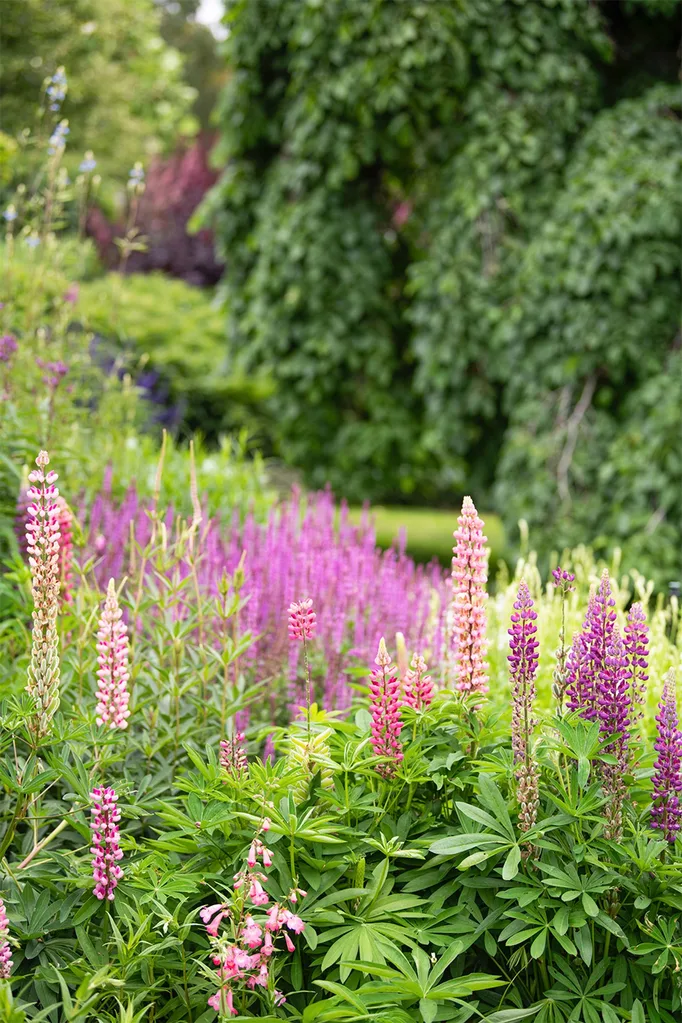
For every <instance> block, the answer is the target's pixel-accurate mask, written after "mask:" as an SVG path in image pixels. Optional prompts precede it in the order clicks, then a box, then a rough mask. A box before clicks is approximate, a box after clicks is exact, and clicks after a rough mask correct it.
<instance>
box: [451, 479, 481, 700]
mask: <svg viewBox="0 0 682 1023" xmlns="http://www.w3.org/2000/svg"><path fill="white" fill-rule="evenodd" d="M457 521H458V523H459V528H458V529H457V530H456V531H455V540H456V544H455V547H454V549H453V558H452V603H451V607H450V623H449V625H450V633H451V645H452V650H451V655H452V664H453V675H454V683H455V687H456V688H457V689H459V690H460V691H461V692H463V693H487V692H488V668H487V664H486V661H485V655H486V651H487V646H488V644H487V640H486V627H487V615H486V597H487V594H486V589H485V585H486V581H487V578H488V554H487V550H486V546H485V544H486V540H487V537H485V536H484V535H483V521H482V519H480V518H479V517H478V513H477V511H476V508H475V506H474V502H473V501H472V500H471V498H470V497H465V498H464V501H463V503H462V514H461V515H460V516H459V519H458V520H457Z"/></svg>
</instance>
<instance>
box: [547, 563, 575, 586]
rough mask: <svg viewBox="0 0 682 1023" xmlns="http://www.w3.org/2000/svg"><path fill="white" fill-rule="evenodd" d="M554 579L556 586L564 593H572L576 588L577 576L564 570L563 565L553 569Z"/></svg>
mask: <svg viewBox="0 0 682 1023" xmlns="http://www.w3.org/2000/svg"><path fill="white" fill-rule="evenodd" d="M552 579H553V580H554V585H555V587H556V588H557V589H558V590H561V592H562V593H571V592H572V591H573V590H574V589H575V586H574V585H573V583H574V582H575V575H574V574H573V572H567V571H566V569H564V568H562V567H561V565H557V567H556V568H554V569H552Z"/></svg>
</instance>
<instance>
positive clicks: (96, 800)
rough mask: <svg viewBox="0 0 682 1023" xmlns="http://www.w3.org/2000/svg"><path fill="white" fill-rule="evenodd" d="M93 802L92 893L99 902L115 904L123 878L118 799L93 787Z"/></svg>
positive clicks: (111, 793)
mask: <svg viewBox="0 0 682 1023" xmlns="http://www.w3.org/2000/svg"><path fill="white" fill-rule="evenodd" d="M90 798H91V799H92V808H91V810H90V812H91V814H92V821H91V822H90V827H91V829H92V848H91V849H90V852H91V853H92V856H93V860H92V876H93V878H94V881H95V887H94V891H93V894H94V895H95V897H96V898H98V899H100V900H104V899H106V900H107V901H109V902H113V901H114V891H115V889H116V886H117V885H118V882H119V881H120V879H121V878H122V877H123V870H122V869H121V867H120V866H119V860H121V859H123V850H122V849H121V847H120V845H119V831H118V822H119V821H120V819H121V811H120V810H119V808H118V806H117V800H118V796H117V795H116V793H115V792H114V790H113V789H107V788H96V789H93V790H92V793H91V795H90Z"/></svg>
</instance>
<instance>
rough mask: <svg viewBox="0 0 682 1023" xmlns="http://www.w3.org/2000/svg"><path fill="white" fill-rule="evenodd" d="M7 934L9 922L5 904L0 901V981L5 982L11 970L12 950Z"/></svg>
mask: <svg viewBox="0 0 682 1023" xmlns="http://www.w3.org/2000/svg"><path fill="white" fill-rule="evenodd" d="M8 934H9V921H8V919H7V911H6V910H5V903H4V902H3V900H2V899H0V980H6V979H7V978H8V977H9V975H10V971H11V969H12V949H11V948H10V944H9V941H8V940H7V936H8Z"/></svg>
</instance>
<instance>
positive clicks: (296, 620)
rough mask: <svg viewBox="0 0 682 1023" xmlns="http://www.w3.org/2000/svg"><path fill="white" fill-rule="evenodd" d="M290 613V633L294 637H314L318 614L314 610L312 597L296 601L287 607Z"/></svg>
mask: <svg viewBox="0 0 682 1023" xmlns="http://www.w3.org/2000/svg"><path fill="white" fill-rule="evenodd" d="M287 614H288V615H289V635H290V636H291V638H292V639H300V640H304V639H312V638H313V633H314V632H315V627H316V625H317V622H316V618H317V616H316V614H315V612H314V611H313V602H312V599H308V600H300V601H294V602H293V603H292V604H290V605H289V608H288V609H287Z"/></svg>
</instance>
